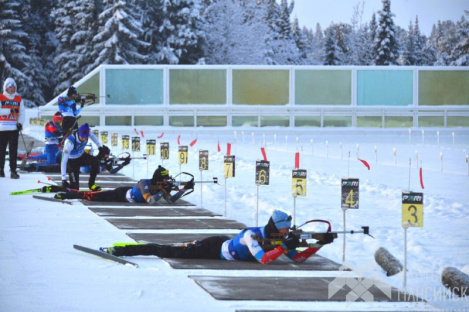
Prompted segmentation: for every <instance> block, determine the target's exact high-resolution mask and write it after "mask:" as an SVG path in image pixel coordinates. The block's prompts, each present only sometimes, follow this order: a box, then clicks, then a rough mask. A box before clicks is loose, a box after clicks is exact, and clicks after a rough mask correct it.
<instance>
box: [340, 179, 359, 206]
mask: <svg viewBox="0 0 469 312" xmlns="http://www.w3.org/2000/svg"><path fill="white" fill-rule="evenodd" d="M359 186H360V184H359V180H358V179H342V196H341V207H342V209H358V206H359V205H358V203H359V200H358V198H359V196H358V191H359Z"/></svg>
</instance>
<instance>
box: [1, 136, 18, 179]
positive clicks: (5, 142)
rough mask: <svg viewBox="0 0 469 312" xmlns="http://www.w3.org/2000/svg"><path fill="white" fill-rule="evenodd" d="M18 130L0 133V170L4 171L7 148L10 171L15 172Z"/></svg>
mask: <svg viewBox="0 0 469 312" xmlns="http://www.w3.org/2000/svg"><path fill="white" fill-rule="evenodd" d="M18 135H19V131H18V130H10V131H0V169H5V158H6V151H7V146H8V149H9V154H10V171H11V172H16V166H17V164H16V161H17V158H18Z"/></svg>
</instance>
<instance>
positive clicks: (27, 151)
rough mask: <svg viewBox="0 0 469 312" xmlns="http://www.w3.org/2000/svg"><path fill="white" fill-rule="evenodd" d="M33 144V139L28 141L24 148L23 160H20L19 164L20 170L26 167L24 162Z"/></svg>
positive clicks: (26, 160)
mask: <svg viewBox="0 0 469 312" xmlns="http://www.w3.org/2000/svg"><path fill="white" fill-rule="evenodd" d="M33 146H34V141H31V142H29V144H28V147H27V148H26V151H25V153H24V156H23V160H22V161H21V165H20V169H21V170H24V168H26V163H27V162H28V157H29V154H31V151H32V149H33Z"/></svg>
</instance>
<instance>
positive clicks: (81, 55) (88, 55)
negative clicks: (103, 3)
mask: <svg viewBox="0 0 469 312" xmlns="http://www.w3.org/2000/svg"><path fill="white" fill-rule="evenodd" d="M73 14H74V15H75V19H74V23H75V33H74V34H73V36H72V37H71V42H72V45H73V49H74V53H75V54H76V55H77V56H78V58H77V59H76V62H77V71H76V72H75V73H74V75H73V76H72V81H77V80H79V79H81V78H82V77H83V76H84V75H86V74H87V73H88V72H90V71H91V70H93V68H92V65H93V63H94V60H93V59H92V55H93V38H94V36H95V35H96V34H97V32H98V22H97V21H98V10H97V7H96V3H95V0H86V1H85V0H84V1H76V2H75V8H74V10H73Z"/></svg>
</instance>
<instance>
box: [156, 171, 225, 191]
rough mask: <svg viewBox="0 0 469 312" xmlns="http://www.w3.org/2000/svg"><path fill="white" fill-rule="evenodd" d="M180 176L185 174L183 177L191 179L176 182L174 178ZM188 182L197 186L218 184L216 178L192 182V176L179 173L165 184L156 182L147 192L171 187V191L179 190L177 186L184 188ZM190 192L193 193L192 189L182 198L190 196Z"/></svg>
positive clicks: (186, 173)
mask: <svg viewBox="0 0 469 312" xmlns="http://www.w3.org/2000/svg"><path fill="white" fill-rule="evenodd" d="M181 174H185V175H188V176H190V177H191V179H190V180H189V181H186V182H182V181H176V178H177V177H178V176H180V175H181ZM189 182H193V183H194V184H197V183H214V184H218V178H217V177H213V178H212V181H194V175H192V174H190V173H188V172H181V173H179V174H178V175H176V176H175V177H174V178H173V177H170V178H169V179H168V182H167V183H164V182H156V185H150V186H149V188H148V189H149V190H162V189H164V188H166V187H167V186H171V190H179V186H185V185H186V184H187V183H189ZM192 192H194V189H192V190H191V191H190V192H188V193H185V194H184V196H187V195H189V194H191V193H192Z"/></svg>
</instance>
